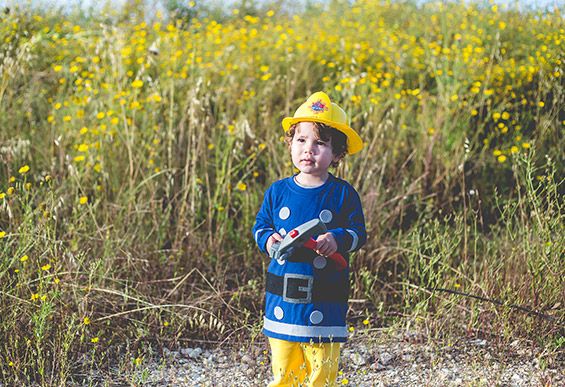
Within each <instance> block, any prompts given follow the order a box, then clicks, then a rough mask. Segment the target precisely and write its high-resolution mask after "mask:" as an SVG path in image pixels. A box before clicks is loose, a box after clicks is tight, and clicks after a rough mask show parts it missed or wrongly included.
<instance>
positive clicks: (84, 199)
mask: <svg viewBox="0 0 565 387" xmlns="http://www.w3.org/2000/svg"><path fill="white" fill-rule="evenodd" d="M78 201H79V203H80V204H86V203H88V196H81V197H80V199H79V200H78Z"/></svg>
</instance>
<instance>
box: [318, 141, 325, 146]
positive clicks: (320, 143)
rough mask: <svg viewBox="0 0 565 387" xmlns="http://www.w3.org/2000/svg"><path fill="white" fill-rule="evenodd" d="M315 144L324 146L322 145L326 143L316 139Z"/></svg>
mask: <svg viewBox="0 0 565 387" xmlns="http://www.w3.org/2000/svg"><path fill="white" fill-rule="evenodd" d="M316 144H317V145H319V146H324V145H326V143H325V142H323V141H316Z"/></svg>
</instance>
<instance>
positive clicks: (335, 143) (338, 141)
mask: <svg viewBox="0 0 565 387" xmlns="http://www.w3.org/2000/svg"><path fill="white" fill-rule="evenodd" d="M312 123H313V124H314V132H315V133H316V136H317V137H318V138H319V139H320V140H322V141H329V142H330V144H331V145H332V153H333V155H334V156H335V157H336V160H335V161H332V163H331V166H332V167H334V168H335V167H337V166H338V165H339V162H340V161H341V159H343V158H344V157H345V155H346V154H347V136H346V135H345V134H344V133H342V132H340V131H339V130H337V129H335V128H333V127H331V126H329V125H326V124H322V123H321V122H312ZM298 124H299V123H296V124H294V125H292V126H291V127H290V128H289V129H288V130H287V132H286V133H285V137H284V141H285V142H286V144H287V145H288V148H289V149H290V145H291V144H292V139H293V138H294V134H295V133H296V126H297V125H298Z"/></svg>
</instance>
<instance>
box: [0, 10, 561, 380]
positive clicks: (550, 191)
mask: <svg viewBox="0 0 565 387" xmlns="http://www.w3.org/2000/svg"><path fill="white" fill-rule="evenodd" d="M179 3H183V4H184V5H182V6H178V7H176V9H175V7H174V6H172V5H171V6H170V7H169V9H167V8H166V7H165V8H163V10H162V11H155V10H153V9H148V8H145V7H144V6H143V5H141V3H136V2H130V3H129V5H127V6H124V7H123V8H120V9H109V8H104V9H103V10H101V11H100V12H97V13H95V14H85V13H84V12H82V13H81V12H78V11H77V12H74V11H73V12H67V13H63V12H61V10H55V9H49V8H44V9H37V8H35V9H33V10H30V9H28V8H26V7H22V8H18V7H11V8H6V9H5V10H2V12H0V160H1V163H0V316H1V317H0V381H1V382H2V383H4V384H5V385H12V384H15V383H18V384H22V383H23V384H27V383H38V384H43V385H65V384H67V383H70V382H72V381H75V382H76V381H80V380H81V376H77V375H83V376H82V377H84V375H87V374H88V373H89V372H90V371H91V370H102V371H105V370H107V369H108V367H109V366H110V365H111V364H114V365H115V364H117V367H118V368H119V369H120V370H121V372H123V373H124V374H128V372H131V371H132V370H135V369H136V367H142V366H143V364H144V362H145V361H147V359H149V358H150V357H151V356H153V355H154V354H155V353H159V352H160V350H161V348H162V347H163V346H168V347H171V346H172V347H174V346H175V345H179V343H190V342H197V343H199V345H215V344H217V343H219V342H227V343H233V344H234V345H244V344H245V345H249V343H253V342H257V341H260V340H264V339H263V337H262V335H261V334H260V329H261V322H262V302H263V294H264V279H265V271H266V266H267V264H268V261H267V258H266V257H263V256H261V254H260V252H259V250H258V249H257V247H256V246H255V244H254V241H253V237H252V235H251V227H252V225H253V223H254V221H255V215H256V213H257V211H258V209H259V206H260V204H261V200H262V195H263V192H264V190H265V189H266V188H267V187H268V185H269V184H270V183H271V182H273V181H275V180H277V179H280V178H283V177H286V176H288V175H289V174H292V173H293V167H292V164H291V162H290V157H289V154H288V151H287V149H286V146H285V144H284V142H283V141H282V136H283V132H282V128H281V125H280V122H281V120H282V118H283V117H285V116H287V115H292V114H293V113H294V109H296V108H297V107H298V106H299V105H300V104H301V103H302V102H303V101H304V100H305V98H306V97H307V96H308V95H309V94H311V93H312V92H315V91H318V90H324V91H326V92H327V93H328V94H329V95H330V96H331V98H332V99H334V100H336V101H337V102H338V103H340V104H341V105H342V106H344V108H345V110H346V111H347V112H349V113H350V116H351V124H352V126H353V127H354V128H356V129H357V130H358V131H359V132H360V134H361V136H362V137H363V139H364V141H365V148H364V149H363V151H362V152H360V153H359V154H356V155H354V156H351V157H349V158H346V160H345V161H344V162H343V163H341V164H340V166H339V168H338V169H337V170H334V171H333V173H334V174H336V175H337V176H340V177H342V178H345V179H347V180H348V181H350V182H351V183H352V184H353V185H354V186H355V187H356V188H357V190H358V191H359V193H360V195H361V198H362V201H363V206H364V211H365V217H366V221H367V227H368V236H369V240H368V243H367V244H366V245H365V247H364V248H363V249H362V250H360V251H359V252H358V253H356V254H355V255H354V256H353V257H352V261H351V272H352V283H351V285H352V291H351V294H350V298H351V299H353V301H354V302H352V303H351V305H350V312H349V324H350V328H349V329H350V331H351V332H353V333H356V334H366V335H368V336H369V335H370V332H371V329H372V328H381V327H387V328H389V329H391V331H396V330H411V331H418V332H423V333H424V335H425V336H426V337H428V338H430V339H434V340H436V339H437V340H452V339H453V338H456V337H461V336H465V337H488V338H489V339H493V340H494V341H495V342H497V343H499V344H500V345H505V344H508V343H509V342H511V341H514V340H516V339H520V340H523V341H525V342H527V343H528V345H531V346H533V347H539V348H542V349H543V351H542V356H541V358H540V364H541V365H542V366H547V365H548V364H553V363H554V362H555V361H558V360H557V359H559V356H560V355H559V353H560V352H561V353H562V352H563V348H564V347H563V346H564V344H565V339H564V338H563V337H564V336H563V332H564V329H565V314H564V306H563V302H564V301H563V300H564V296H565V286H564V279H565V265H564V261H563V255H564V250H563V249H564V246H565V230H564V222H563V220H564V219H563V218H564V211H563V204H564V203H563V193H564V189H563V188H564V187H563V178H564V159H563V149H564V148H565V141H563V138H564V132H565V130H564V129H565V111H564V109H563V107H564V106H565V104H564V102H565V97H564V88H563V84H564V81H563V79H564V74H563V72H564V64H563V61H564V60H565V58H564V52H565V50H564V48H565V23H564V22H563V11H564V9H563V8H561V9H557V8H554V9H551V10H549V11H547V12H545V11H544V12H542V11H528V12H521V13H520V12H518V11H515V10H512V8H511V7H510V8H506V7H502V6H497V5H492V4H489V3H478V4H467V5H463V4H459V3H448V4H441V3H436V2H430V3H426V4H423V5H418V6H417V5H414V4H411V3H410V2H408V3H406V4H399V3H395V2H390V1H356V2H353V3H354V4H353V5H349V4H348V2H346V1H332V2H329V3H330V5H326V6H321V5H320V6H316V5H312V6H309V7H305V9H301V10H300V11H297V12H295V13H290V12H289V10H288V9H289V6H288V3H286V7H282V6H280V5H277V2H272V3H268V2H261V3H260V4H259V5H257V6H255V7H250V6H248V7H245V6H242V7H234V8H230V9H224V10H221V9H210V8H207V7H206V3H205V2H199V1H195V2H179ZM561 356H562V355H561Z"/></svg>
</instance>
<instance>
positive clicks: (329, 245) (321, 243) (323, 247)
mask: <svg viewBox="0 0 565 387" xmlns="http://www.w3.org/2000/svg"><path fill="white" fill-rule="evenodd" d="M316 242H317V246H316V247H317V250H316V252H317V253H318V254H320V255H324V256H326V257H327V256H330V255H332V254H333V253H335V252H336V251H337V242H336V240H335V238H334V236H333V234H332V233H331V232H327V233H325V234H322V235H320V236H319V237H318V238H317V239H316Z"/></svg>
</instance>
